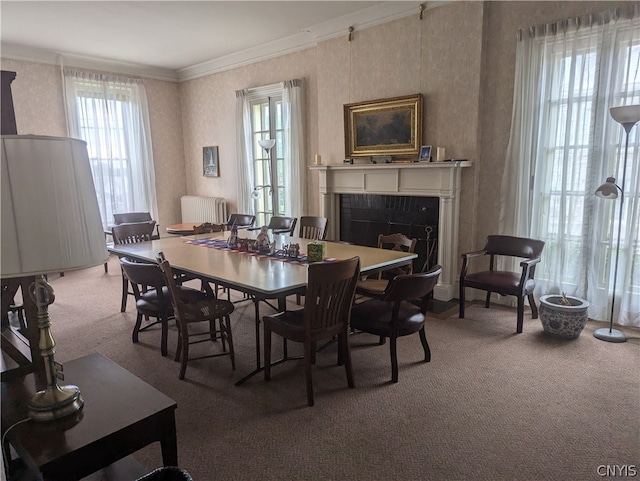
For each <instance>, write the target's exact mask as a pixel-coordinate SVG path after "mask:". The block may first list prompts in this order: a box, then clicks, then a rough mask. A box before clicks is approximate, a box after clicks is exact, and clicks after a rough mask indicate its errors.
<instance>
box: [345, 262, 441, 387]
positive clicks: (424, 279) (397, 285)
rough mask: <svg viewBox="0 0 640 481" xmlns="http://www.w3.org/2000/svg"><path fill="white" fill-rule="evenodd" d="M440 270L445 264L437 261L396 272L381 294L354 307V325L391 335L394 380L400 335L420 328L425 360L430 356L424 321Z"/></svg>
mask: <svg viewBox="0 0 640 481" xmlns="http://www.w3.org/2000/svg"><path fill="white" fill-rule="evenodd" d="M441 272H442V267H440V266H439V265H436V266H434V267H433V268H431V269H430V270H428V271H427V272H421V273H417V274H401V275H399V276H396V277H394V278H393V279H391V281H389V284H388V285H387V288H386V289H385V290H384V292H383V294H382V295H381V296H380V297H379V298H372V299H368V300H366V301H364V302H361V303H359V304H356V305H355V306H354V307H353V309H351V328H352V329H354V330H355V331H362V332H368V333H370V334H374V335H376V336H378V337H381V338H387V337H388V338H389V340H390V342H389V345H390V346H389V351H390V354H391V382H394V383H395V382H398V352H397V339H398V337H401V336H408V335H410V334H414V333H416V332H418V333H419V334H420V341H421V342H422V348H423V349H424V361H425V362H429V361H430V360H431V350H430V348H429V343H428V342H427V336H426V333H425V329H424V324H425V318H426V312H427V303H428V301H429V297H430V294H431V292H432V291H433V288H434V287H435V286H436V284H437V282H438V277H439V276H440V273H441ZM416 300H419V305H416V303H415V301H416ZM412 301H413V302H412Z"/></svg>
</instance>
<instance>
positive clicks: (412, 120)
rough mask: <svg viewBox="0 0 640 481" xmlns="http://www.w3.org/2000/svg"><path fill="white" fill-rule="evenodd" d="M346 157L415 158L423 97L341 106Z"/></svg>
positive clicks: (396, 98)
mask: <svg viewBox="0 0 640 481" xmlns="http://www.w3.org/2000/svg"><path fill="white" fill-rule="evenodd" d="M344 137H345V156H346V157H347V158H350V157H366V156H370V155H402V156H416V157H417V156H418V154H419V153H420V147H421V146H422V94H416V95H408V96H405V97H394V98H389V99H380V100H373V101H369V102H358V103H353V104H346V105H345V106H344Z"/></svg>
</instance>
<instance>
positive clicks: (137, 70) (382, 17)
mask: <svg viewBox="0 0 640 481" xmlns="http://www.w3.org/2000/svg"><path fill="white" fill-rule="evenodd" d="M451 1H452V0H443V1H434V2H406V1H386V2H381V3H380V4H378V5H374V6H372V7H369V8H367V9H364V10H360V11H358V12H355V13H353V14H349V15H343V16H341V17H337V18H335V19H333V20H330V21H327V22H322V23H319V24H316V25H313V26H312V27H310V28H309V29H306V30H304V31H301V32H299V33H297V34H295V35H291V36H289V37H286V38H282V39H279V40H276V41H273V42H268V43H265V44H263V45H260V46H258V47H254V48H250V49H245V50H242V51H240V52H237V53H233V54H230V55H225V56H223V57H220V58H217V59H212V60H209V61H206V62H202V63H200V64H196V65H192V66H190V67H186V68H183V69H180V70H172V69H165V68H159V67H151V66H148V65H142V64H134V63H127V62H118V61H113V60H108V59H102V58H98V57H88V56H80V55H74V54H70V53H68V52H52V51H47V50H44V49H38V48H33V47H27V46H24V45H18V44H11V43H6V42H3V43H1V44H0V55H1V56H2V57H3V58H7V59H14V60H23V61H29V62H36V63H46V64H51V65H60V64H63V65H64V66H67V67H75V68H83V69H89V70H100V71H106V72H113V73H119V74H123V75H133V76H137V77H145V78H152V79H156V80H164V81H169V82H184V81H188V80H193V79H196V78H200V77H205V76H207V75H212V74H215V73H219V72H223V71H226V70H231V69H234V68H238V67H242V66H245V65H249V64H252V63H256V62H260V61H263V60H268V59H271V58H274V57H279V56H281V55H286V54H289V53H293V52H297V51H300V50H305V49H308V48H313V47H315V46H317V45H318V43H319V42H323V41H326V40H330V39H332V38H337V37H340V36H345V37H346V36H347V35H348V28H349V27H350V26H351V27H353V28H354V31H355V32H357V31H358V30H364V29H366V28H371V27H374V26H376V25H381V24H383V23H387V22H391V21H393V20H397V19H400V18H404V17H408V16H410V15H418V12H419V6H420V5H421V4H422V5H425V9H426V10H430V9H432V8H436V7H439V6H441V5H445V4H447V3H450V2H451Z"/></svg>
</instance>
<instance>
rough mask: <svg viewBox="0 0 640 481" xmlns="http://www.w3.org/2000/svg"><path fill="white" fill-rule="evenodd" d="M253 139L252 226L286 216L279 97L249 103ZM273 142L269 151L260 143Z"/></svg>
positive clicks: (282, 129) (281, 111)
mask: <svg viewBox="0 0 640 481" xmlns="http://www.w3.org/2000/svg"><path fill="white" fill-rule="evenodd" d="M251 126H252V137H253V159H254V161H253V172H254V182H255V185H254V186H253V187H254V190H253V193H252V198H253V200H254V203H255V206H254V209H255V214H256V222H257V224H256V225H267V224H269V219H271V217H272V216H274V215H278V216H284V215H286V212H287V206H286V197H285V195H284V193H285V190H286V187H287V186H286V185H285V165H284V157H283V156H282V152H283V135H284V128H283V109H282V96H274V97H267V98H265V99H260V100H254V101H252V102H251ZM264 139H275V141H276V143H275V145H274V146H273V148H272V149H270V150H266V149H264V148H262V147H261V146H260V144H259V141H260V140H264Z"/></svg>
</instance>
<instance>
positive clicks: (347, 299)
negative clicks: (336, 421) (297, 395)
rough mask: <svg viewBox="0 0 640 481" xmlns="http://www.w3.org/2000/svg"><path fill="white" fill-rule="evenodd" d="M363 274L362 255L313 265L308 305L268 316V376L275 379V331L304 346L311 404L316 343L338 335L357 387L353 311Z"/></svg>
mask: <svg viewBox="0 0 640 481" xmlns="http://www.w3.org/2000/svg"><path fill="white" fill-rule="evenodd" d="M359 275H360V258H358V257H353V258H351V259H347V260H343V261H336V262H327V263H318V264H311V265H310V266H309V270H308V281H307V289H306V301H305V305H304V307H303V308H301V309H296V310H292V311H284V312H280V313H278V314H274V315H272V316H264V317H263V324H264V379H265V381H269V380H270V379H271V333H272V332H273V333H276V334H278V335H279V336H282V337H283V338H285V339H288V340H291V341H294V342H300V343H302V344H303V345H304V372H305V380H306V385H307V403H308V404H309V406H313V403H314V400H313V380H312V377H311V365H312V364H313V363H314V362H315V350H316V343H317V342H318V341H321V340H324V339H332V338H333V337H334V336H337V337H338V352H339V354H338V364H342V363H344V366H345V369H346V372H347V383H348V385H349V387H350V388H353V387H354V386H355V384H354V380H353V369H352V366H351V353H350V351H349V312H350V310H351V303H352V302H353V296H354V292H355V287H356V282H357V280H358V276H359Z"/></svg>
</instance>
